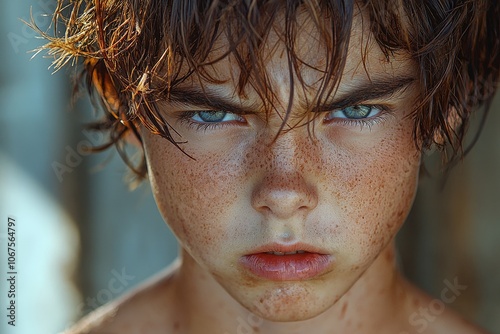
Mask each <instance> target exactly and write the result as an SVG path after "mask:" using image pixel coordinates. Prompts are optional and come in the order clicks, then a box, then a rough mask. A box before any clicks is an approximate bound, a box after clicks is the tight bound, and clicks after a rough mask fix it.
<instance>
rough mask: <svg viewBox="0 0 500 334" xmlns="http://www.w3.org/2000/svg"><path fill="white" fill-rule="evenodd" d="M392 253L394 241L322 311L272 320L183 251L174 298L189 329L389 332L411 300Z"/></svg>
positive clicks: (197, 330) (226, 331) (216, 331)
mask: <svg viewBox="0 0 500 334" xmlns="http://www.w3.org/2000/svg"><path fill="white" fill-rule="evenodd" d="M394 254H395V251H394V245H393V244H391V245H390V246H388V247H387V248H386V249H385V250H384V251H383V252H382V253H381V254H380V255H379V257H378V258H377V259H376V260H375V262H374V263H373V264H372V265H371V266H370V267H369V268H368V269H367V270H366V271H365V273H364V274H363V275H362V276H361V277H360V279H359V280H358V281H357V282H356V283H355V284H354V285H353V286H352V288H351V289H350V290H349V291H348V292H347V293H346V294H345V295H344V296H343V297H342V298H341V299H340V300H339V301H338V302H337V303H336V304H335V305H333V306H332V307H330V308H329V309H328V310H327V311H325V312H324V313H322V314H320V315H318V316H316V317H314V318H311V319H308V320H304V321H297V322H271V321H267V320H265V319H262V318H260V317H258V316H256V315H254V314H252V313H250V312H249V311H248V310H246V309H245V308H243V307H242V306H241V305H240V304H239V303H238V302H237V301H236V300H234V299H233V298H232V297H231V296H230V295H229V294H228V293H227V292H226V291H225V290H224V289H223V288H222V287H221V286H220V285H219V284H218V283H217V282H216V281H215V279H214V278H213V277H212V276H211V275H210V274H209V273H207V272H206V271H204V270H203V269H202V268H200V267H199V266H198V264H197V263H196V262H195V261H194V260H193V259H192V258H191V257H190V256H189V255H188V254H187V253H186V252H184V251H182V265H181V267H180V269H179V275H178V276H177V279H176V280H175V285H176V286H175V291H176V292H177V294H178V296H177V298H176V303H177V302H179V301H181V302H180V303H181V304H178V305H177V310H178V312H179V316H180V318H181V319H183V322H184V323H185V325H186V326H183V327H184V328H185V329H186V332H190V333H224V334H226V333H227V334H232V333H273V334H280V333H307V332H311V333H332V330H333V329H334V330H335V332H334V333H354V332H355V333H378V332H390V328H393V327H394V326H397V321H395V320H396V319H397V315H398V314H399V315H403V314H405V305H407V303H406V302H407V301H406V299H407V296H406V295H405V293H404V287H403V286H404V284H405V282H404V280H403V279H402V278H401V276H400V274H399V272H398V270H397V269H396V263H395V256H394ZM402 318H405V317H402ZM194 319H196V321H194ZM387 326H390V327H387Z"/></svg>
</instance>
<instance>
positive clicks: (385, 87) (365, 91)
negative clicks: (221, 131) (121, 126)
mask: <svg viewBox="0 0 500 334" xmlns="http://www.w3.org/2000/svg"><path fill="white" fill-rule="evenodd" d="M414 81H415V78H414V77H408V76H397V77H382V78H377V79H374V80H370V81H367V82H365V83H362V84H360V85H356V87H355V88H354V89H353V90H352V91H347V92H345V93H342V95H344V96H345V97H340V98H336V99H335V100H334V101H331V102H326V103H323V104H321V105H320V106H317V107H315V108H314V110H313V111H314V112H325V111H331V110H337V109H342V108H346V107H349V106H354V105H359V104H362V103H363V102H366V101H370V100H376V99H382V98H387V97H389V96H391V95H394V94H395V93H397V92H399V91H401V90H403V89H404V88H406V87H408V86H409V85H410V84H411V83H413V82H414ZM165 97H166V100H167V101H169V102H171V103H174V104H175V103H178V104H185V105H193V106H197V107H206V108H210V109H213V110H224V111H231V113H234V114H239V115H245V114H253V113H255V110H256V106H254V107H252V106H244V105H242V104H241V103H234V102H232V101H230V100H229V99H228V98H225V97H222V96H220V95H219V94H218V93H217V92H213V91H210V90H207V89H206V90H202V89H199V88H197V87H177V88H174V89H172V90H171V91H170V93H169V94H168V96H167V95H166V96H165Z"/></svg>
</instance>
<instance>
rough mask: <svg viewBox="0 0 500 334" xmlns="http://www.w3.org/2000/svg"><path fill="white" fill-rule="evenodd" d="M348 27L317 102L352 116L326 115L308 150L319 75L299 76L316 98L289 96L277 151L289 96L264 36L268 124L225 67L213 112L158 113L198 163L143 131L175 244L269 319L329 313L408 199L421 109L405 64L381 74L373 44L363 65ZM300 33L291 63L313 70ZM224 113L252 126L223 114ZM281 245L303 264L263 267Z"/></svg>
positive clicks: (275, 48) (383, 68) (229, 64)
mask: <svg viewBox="0 0 500 334" xmlns="http://www.w3.org/2000/svg"><path fill="white" fill-rule="evenodd" d="M355 23H357V24H356V25H355V26H354V28H353V31H352V37H351V44H350V49H349V56H348V58H347V64H346V68H345V71H344V74H343V76H342V80H341V83H340V86H339V90H338V92H337V93H336V95H335V96H331V97H329V98H328V99H327V101H326V102H327V103H330V102H340V103H343V102H344V101H349V103H350V104H351V105H346V106H345V107H341V108H340V107H339V109H336V110H331V111H330V112H328V111H325V112H322V113H321V114H320V115H319V117H317V118H316V120H315V121H314V130H312V128H313V127H312V124H311V125H310V129H311V131H313V135H312V136H310V135H309V134H308V127H307V126H300V125H304V123H305V120H304V119H303V118H302V117H301V116H303V115H304V113H305V112H306V108H305V105H307V101H310V99H311V97H312V96H313V92H314V90H315V89H318V81H319V79H320V78H321V73H319V72H318V71H316V70H313V69H311V68H310V67H306V66H304V67H303V68H302V69H301V75H302V77H303V80H304V81H305V82H306V83H307V84H309V85H310V89H311V90H310V91H309V90H304V89H302V86H301V85H300V84H299V83H296V85H295V89H294V92H293V104H292V114H291V117H290V119H289V120H288V123H287V125H286V126H285V128H284V129H285V130H287V129H289V126H290V127H292V126H295V127H294V128H293V129H291V130H290V131H285V132H283V133H281V134H280V136H279V137H278V138H277V139H276V140H275V141H274V142H273V139H275V135H276V132H277V131H278V129H279V127H280V125H281V122H282V120H281V118H280V115H283V114H284V112H285V110H286V108H287V106H288V101H289V94H290V89H291V85H290V78H289V70H288V63H287V58H286V53H285V52H284V50H283V46H282V44H280V42H279V41H278V39H277V38H276V36H275V35H273V34H271V37H270V38H269V40H268V42H267V49H266V50H267V52H268V54H267V56H268V58H267V59H268V63H267V67H266V70H267V73H268V74H269V78H270V85H271V87H272V89H273V90H274V91H275V93H276V95H277V98H278V100H277V103H275V107H276V109H277V110H276V112H271V114H270V117H269V119H268V120H267V121H266V118H265V116H264V115H265V112H264V111H263V110H262V109H263V108H262V105H261V100H260V97H259V96H258V94H256V93H255V92H254V91H253V90H252V89H251V88H250V87H248V89H247V90H246V96H245V97H240V96H238V94H237V93H235V83H234V80H235V79H234V78H237V77H238V71H237V67H236V66H235V62H234V59H233V58H231V57H226V58H225V59H223V60H222V61H220V62H218V63H216V64H215V65H214V66H213V68H212V69H211V70H210V73H211V74H212V75H213V76H215V77H216V78H219V79H221V82H222V83H221V84H211V83H204V89H205V90H206V91H207V92H208V93H209V94H210V95H211V96H212V97H214V98H213V99H212V102H211V103H214V104H215V102H214V101H217V100H220V101H218V102H221V103H220V104H219V105H217V106H213V105H212V106H210V105H199V104H198V102H193V103H192V104H189V103H185V102H168V103H166V102H165V103H164V104H163V105H162V106H161V108H162V110H163V113H164V116H165V118H166V120H168V121H169V123H170V124H171V125H172V126H173V127H174V128H175V130H176V131H177V132H178V134H179V135H175V139H176V140H178V141H183V142H185V143H184V144H181V145H180V146H181V147H182V148H183V149H184V150H185V152H186V153H187V154H189V155H191V156H192V157H194V158H195V159H196V160H192V159H190V158H189V157H188V156H187V155H185V154H184V153H182V152H181V151H180V150H179V149H178V148H176V147H175V146H174V145H172V144H171V143H170V142H168V141H167V140H165V139H163V138H161V137H160V136H155V135H152V134H150V133H149V132H148V131H146V130H145V131H143V136H144V145H145V150H146V156H147V160H148V166H149V175H150V181H151V183H152V187H153V191H154V195H155V197H156V201H157V203H158V206H159V209H160V211H161V213H162V215H163V217H164V218H165V220H166V221H167V222H168V224H169V225H170V227H171V228H172V230H173V231H174V233H175V234H176V236H177V238H178V240H179V242H180V243H181V245H182V246H183V247H184V249H185V250H186V251H187V252H188V253H189V255H190V256H192V257H193V258H194V259H195V260H196V262H197V263H198V264H199V265H200V266H201V267H202V268H203V269H205V270H207V271H208V272H210V273H211V274H212V275H213V276H214V277H215V279H216V280H217V281H218V282H219V283H220V284H221V285H222V286H223V287H224V288H225V289H226V290H227V291H228V292H229V293H230V294H231V295H232V296H233V297H234V298H235V299H236V300H237V301H239V302H240V303H241V304H242V305H244V306H245V307H247V308H248V309H250V310H252V311H254V312H256V313H257V314H259V315H261V316H263V317H265V318H268V319H272V320H299V319H305V318H310V317H312V316H315V315H317V314H319V313H320V312H322V311H324V310H325V309H326V308H328V307H330V306H331V305H333V304H334V303H335V302H336V301H337V300H338V299H339V298H340V297H341V296H342V295H343V294H345V293H346V291H348V289H349V288H350V287H351V286H352V285H353V284H354V283H355V282H356V281H357V280H358V278H359V277H360V276H361V275H362V274H363V272H364V271H365V270H366V269H367V268H368V267H369V266H370V265H371V264H372V263H373V262H374V260H375V259H376V257H377V256H378V255H379V254H380V253H381V251H382V250H383V249H384V248H385V247H386V246H387V245H388V244H389V243H390V242H391V240H392V239H393V237H394V235H395V234H396V232H397V230H398V229H399V227H400V226H401V224H402V223H403V221H404V220H405V218H406V216H407V213H408V212H409V210H410V207H411V204H412V201H413V198H414V194H415V190H416V185H417V177H418V171H419V165H420V152H419V151H418V150H417V148H416V145H415V143H414V140H413V132H412V131H413V126H414V123H413V121H412V119H411V118H410V117H406V116H408V114H409V113H410V112H411V111H412V108H413V107H414V105H415V100H416V98H417V97H416V96H415V95H416V94H415V93H414V90H413V89H412V86H411V83H410V80H408V79H409V78H410V79H411V78H413V77H414V72H413V70H414V69H413V67H412V64H411V62H410V61H408V60H406V59H404V58H402V57H400V56H395V57H394V58H391V59H390V62H387V61H386V60H385V57H384V55H383V54H382V52H381V51H380V49H379V48H378V46H377V45H376V44H370V46H369V51H368V54H367V55H368V57H367V59H366V63H365V65H364V64H363V59H362V52H363V51H364V48H365V47H366V45H365V43H366V40H367V36H366V32H365V35H364V36H362V34H363V33H362V30H361V28H360V27H361V25H360V23H359V22H357V21H355ZM300 31H301V34H300V35H299V36H298V41H297V45H300V50H301V51H300V54H299V56H301V58H302V59H303V60H305V61H306V62H308V63H309V64H313V65H317V66H319V67H320V68H321V66H324V63H323V62H324V58H323V57H322V53H321V46H319V44H318V42H317V41H316V40H315V38H314V29H313V26H312V25H311V24H304V26H303V27H301V30H300ZM220 42H221V45H223V41H220ZM365 69H366V70H365ZM367 72H368V74H369V76H370V78H371V80H372V81H371V83H372V84H373V86H370V87H369V85H370V79H369V77H368V75H367ZM296 82H297V80H296ZM406 84H408V85H406ZM182 88H185V89H186V92H185V95H184V96H185V97H189V96H190V95H189V94H195V92H193V91H198V92H200V91H202V88H201V86H200V83H199V81H197V80H196V79H195V78H193V80H192V81H191V82H186V83H185V84H184V85H183V86H182V87H179V90H182ZM398 88H401V89H399V90H398ZM404 88H406V89H404ZM195 95H199V94H195ZM195 95H193V98H192V100H193V101H197V100H199V99H197V98H196V96H195ZM198 97H199V96H198ZM215 97H216V98H215ZM181 100H182V99H181ZM200 103H201V102H200ZM224 104H228V105H236V106H239V107H242V108H243V109H245V110H247V111H252V112H254V114H245V115H236V114H232V113H231V111H232V109H229V107H223V105H224ZM355 106H358V107H355ZM227 109H229V110H227ZM210 110H211V111H210ZM180 116H182V119H181V120H180V119H179V118H180ZM297 124H298V125H299V126H296V125H297ZM276 245H284V246H285V247H289V248H284V249H286V250H289V251H293V250H306V251H308V252H306V253H305V254H297V255H274V254H273V255H271V254H264V253H266V252H268V251H279V250H283V248H279V246H276ZM311 253H312V254H311ZM287 257H288V258H287ZM280 268H281V269H280ZM256 305H260V306H259V307H257V306H256ZM283 305H286V307H282V306H283ZM262 310H266V311H265V312H262Z"/></svg>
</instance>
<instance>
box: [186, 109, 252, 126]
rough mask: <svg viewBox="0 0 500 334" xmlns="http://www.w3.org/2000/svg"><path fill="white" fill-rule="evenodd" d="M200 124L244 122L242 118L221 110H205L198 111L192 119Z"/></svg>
mask: <svg viewBox="0 0 500 334" xmlns="http://www.w3.org/2000/svg"><path fill="white" fill-rule="evenodd" d="M191 119H192V120H193V121H195V122H198V123H202V124H203V123H221V122H230V121H242V119H243V118H242V117H241V116H239V115H236V114H232V113H229V112H226V111H221V110H203V111H196V112H195V113H194V114H193V115H192V118H191Z"/></svg>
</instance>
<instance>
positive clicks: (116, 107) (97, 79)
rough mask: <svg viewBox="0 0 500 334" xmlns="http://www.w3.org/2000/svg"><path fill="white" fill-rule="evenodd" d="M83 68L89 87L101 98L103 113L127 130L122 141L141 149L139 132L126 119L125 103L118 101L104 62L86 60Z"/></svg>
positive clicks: (118, 96) (114, 86)
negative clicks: (87, 76)
mask: <svg viewBox="0 0 500 334" xmlns="http://www.w3.org/2000/svg"><path fill="white" fill-rule="evenodd" d="M85 67H86V70H87V73H88V75H89V84H90V87H93V88H94V89H95V91H96V92H97V94H99V97H100V98H101V100H102V102H103V104H104V108H105V109H106V110H105V111H106V112H108V113H109V114H111V115H113V117H114V118H115V119H116V120H119V122H120V123H122V124H123V126H124V127H126V128H127V130H126V133H125V134H124V136H123V139H124V140H125V141H126V142H127V143H129V144H132V145H134V146H136V147H137V148H142V142H141V139H140V138H139V137H138V136H139V132H138V129H137V128H136V126H135V125H134V124H133V123H132V122H131V121H130V120H128V118H127V116H126V115H127V111H126V110H124V109H126V108H127V103H126V101H121V100H120V95H119V94H118V91H117V89H116V85H115V84H114V82H113V79H112V78H111V75H110V74H109V71H108V69H107V68H106V65H105V63H104V61H102V60H99V59H87V60H86V61H85Z"/></svg>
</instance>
